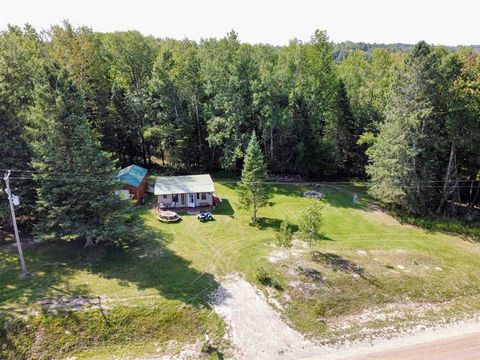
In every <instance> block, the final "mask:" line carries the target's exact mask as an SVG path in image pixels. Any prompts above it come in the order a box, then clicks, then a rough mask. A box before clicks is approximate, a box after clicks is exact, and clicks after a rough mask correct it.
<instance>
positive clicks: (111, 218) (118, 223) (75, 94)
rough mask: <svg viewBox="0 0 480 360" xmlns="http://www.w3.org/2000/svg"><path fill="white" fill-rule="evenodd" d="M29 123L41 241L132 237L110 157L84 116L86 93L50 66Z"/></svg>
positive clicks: (38, 228) (90, 241)
mask: <svg viewBox="0 0 480 360" xmlns="http://www.w3.org/2000/svg"><path fill="white" fill-rule="evenodd" d="M47 77H48V80H49V81H48V82H47V83H45V84H44V85H38V86H37V89H36V101H35V107H34V109H33V111H32V117H31V121H32V124H33V126H34V127H35V132H34V137H35V141H34V142H33V150H34V160H33V162H32V165H33V167H34V169H35V170H36V174H35V176H34V179H35V181H36V184H37V187H36V191H37V197H38V198H37V203H36V206H37V212H38V224H37V225H36V226H35V229H34V231H35V234H36V235H37V236H38V237H39V238H42V239H58V238H59V239H65V240H68V239H76V238H83V239H85V240H86V244H85V245H86V246H87V245H93V244H96V243H98V242H99V241H116V240H120V239H121V238H122V237H123V236H128V233H129V231H128V228H129V227H128V225H127V224H126V223H125V221H124V220H125V219H124V216H123V215H124V210H125V209H126V204H124V203H123V202H121V201H120V200H119V199H118V197H117V196H116V195H115V194H114V191H115V190H116V189H118V188H119V187H120V184H119V183H118V182H117V181H116V180H115V175H116V169H115V166H114V162H113V161H112V160H111V158H110V156H109V155H108V154H107V153H106V152H103V151H101V150H100V149H99V143H98V141H97V140H96V139H95V138H94V137H93V135H92V131H91V129H90V127H89V124H88V121H87V119H86V117H85V105H84V101H83V97H82V94H81V93H80V92H79V90H78V88H77V87H76V86H75V85H74V83H73V82H72V81H71V80H70V79H69V77H68V75H67V74H66V72H65V71H62V70H61V71H58V70H56V69H54V70H51V69H49V70H47Z"/></svg>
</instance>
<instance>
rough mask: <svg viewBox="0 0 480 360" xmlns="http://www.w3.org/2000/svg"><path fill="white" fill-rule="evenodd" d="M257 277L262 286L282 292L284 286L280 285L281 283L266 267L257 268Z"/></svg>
mask: <svg viewBox="0 0 480 360" xmlns="http://www.w3.org/2000/svg"><path fill="white" fill-rule="evenodd" d="M255 276H256V278H257V280H258V281H259V282H260V283H261V284H262V285H265V286H270V287H273V288H275V289H277V290H282V285H281V284H280V282H279V281H278V280H277V279H275V278H274V277H273V275H272V274H270V272H269V271H268V270H267V269H265V268H264V267H259V268H257V271H256V272H255Z"/></svg>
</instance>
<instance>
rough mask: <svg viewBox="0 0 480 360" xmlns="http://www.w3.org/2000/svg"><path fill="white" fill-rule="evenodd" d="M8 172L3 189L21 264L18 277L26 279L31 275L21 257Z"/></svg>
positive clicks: (21, 252)
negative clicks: (8, 206)
mask: <svg viewBox="0 0 480 360" xmlns="http://www.w3.org/2000/svg"><path fill="white" fill-rule="evenodd" d="M10 173H11V171H10V170H8V173H6V174H5V176H4V178H3V180H5V185H6V189H5V191H6V193H7V195H8V203H9V204H10V213H11V215H12V224H13V230H14V232H15V239H16V241H17V249H18V256H19V258H20V265H21V266H22V273H21V274H20V279H27V278H29V277H30V276H31V274H30V273H29V272H28V270H27V265H26V264H25V259H24V258H23V250H22V243H21V242H20V235H19V233H18V227H17V219H16V217H15V208H14V207H13V199H12V191H11V190H10V180H9V178H10Z"/></svg>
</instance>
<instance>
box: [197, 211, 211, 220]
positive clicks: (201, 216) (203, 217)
mask: <svg viewBox="0 0 480 360" xmlns="http://www.w3.org/2000/svg"><path fill="white" fill-rule="evenodd" d="M197 219H198V220H200V221H201V222H205V221H212V220H213V215H212V213H211V212H210V211H200V213H199V214H198V215H197Z"/></svg>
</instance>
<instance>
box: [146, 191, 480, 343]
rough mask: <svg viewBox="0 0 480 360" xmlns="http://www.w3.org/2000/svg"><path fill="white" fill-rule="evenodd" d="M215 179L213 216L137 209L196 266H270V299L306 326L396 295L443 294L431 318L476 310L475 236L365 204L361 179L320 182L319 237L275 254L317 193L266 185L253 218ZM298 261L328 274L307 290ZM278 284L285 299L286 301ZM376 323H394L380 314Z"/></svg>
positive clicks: (220, 271)
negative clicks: (275, 288)
mask: <svg viewBox="0 0 480 360" xmlns="http://www.w3.org/2000/svg"><path fill="white" fill-rule="evenodd" d="M216 189H217V192H218V193H219V194H220V196H221V197H222V198H223V199H224V201H223V202H222V204H221V205H220V206H219V207H218V209H217V210H216V211H215V221H214V222H210V223H200V222H198V221H197V220H196V217H195V216H193V215H185V216H183V221H182V222H180V223H178V224H160V223H158V222H156V220H155V219H154V217H153V216H152V215H151V214H149V213H147V214H145V215H144V216H145V221H146V223H147V224H148V225H149V226H151V227H152V228H156V229H159V230H160V231H161V232H162V233H165V234H167V236H168V237H169V238H172V239H175V240H174V241H172V242H171V243H170V245H169V247H170V248H171V249H172V250H173V251H174V252H175V253H176V254H178V255H179V256H181V257H183V258H186V259H189V260H190V261H191V262H192V266H194V267H195V268H196V269H198V270H199V271H203V272H206V273H210V274H217V275H224V274H227V273H230V272H239V273H242V274H244V275H246V277H247V279H248V280H249V281H252V282H255V281H256V278H255V272H256V270H257V269H258V268H259V267H263V268H266V269H268V270H269V271H271V273H272V276H274V277H276V278H277V280H278V281H279V282H280V283H281V284H282V286H283V288H284V291H280V292H278V294H277V296H276V297H277V300H279V301H280V302H281V303H283V305H284V306H285V314H286V315H287V316H288V317H289V319H290V320H291V321H292V323H293V325H294V326H296V327H297V328H298V329H299V330H301V331H303V332H305V333H309V334H312V335H315V336H319V337H322V336H326V335H327V333H328V331H329V326H328V325H327V324H328V323H329V320H330V319H336V318H338V317H341V316H348V315H352V314H357V313H359V312H361V311H362V310H365V309H367V308H370V307H374V306H381V305H386V304H395V303H397V302H399V303H400V302H401V303H405V302H414V303H416V304H417V305H418V306H422V304H426V303H442V304H443V303H445V302H450V303H449V305H448V307H445V310H444V311H443V312H441V313H428V316H429V319H431V320H436V319H440V318H443V319H445V318H447V317H448V316H447V315H451V316H452V317H453V316H457V315H459V314H460V313H462V312H465V311H476V310H480V297H479V296H480V270H478V269H480V245H479V244H478V243H476V242H474V241H473V240H471V239H465V238H461V237H459V236H452V235H448V234H444V233H441V232H431V231H425V230H423V229H420V228H417V227H413V226H409V225H403V224H400V223H399V222H397V221H396V220H395V219H393V218H392V217H390V216H389V215H387V214H384V213H382V212H381V211H380V210H378V209H376V208H375V207H373V208H372V205H373V201H372V199H371V198H369V197H368V196H367V195H366V194H365V192H364V189H363V188H361V187H355V186H325V187H322V188H320V189H319V190H318V191H321V192H323V193H325V194H326V198H325V200H324V201H323V202H324V204H325V209H324V225H323V231H324V235H325V236H324V240H323V241H321V242H320V243H319V244H318V245H317V246H316V247H315V248H314V249H312V250H310V249H307V250H305V249H303V253H302V256H300V257H290V258H289V259H287V260H285V261H278V262H275V263H274V264H271V263H270V262H269V261H268V260H267V258H268V256H269V254H271V253H272V252H275V251H282V250H281V249H278V248H275V247H274V246H273V243H274V239H275V232H276V230H277V229H278V227H279V226H280V222H281V221H282V220H284V219H287V220H288V221H289V222H291V223H292V224H293V226H294V228H298V227H297V225H298V223H299V219H300V217H301V213H302V211H303V209H304V208H305V206H306V205H307V204H308V202H310V201H315V200H311V199H307V198H305V197H303V192H304V191H305V190H306V189H304V188H302V187H299V186H288V185H282V186H273V187H272V188H271V191H272V194H273V197H272V199H271V204H270V205H269V206H267V207H265V208H262V209H261V210H260V211H259V216H260V218H261V220H260V223H259V225H257V226H253V225H252V224H251V221H250V217H251V213H250V212H249V211H245V210H242V209H240V208H239V207H238V201H237V198H236V193H235V186H234V184H233V183H229V182H224V183H222V182H217V184H216ZM354 192H357V193H358V194H359V199H360V201H359V204H358V205H356V206H354V205H353V204H352V197H353V194H354ZM313 250H317V251H320V252H321V253H324V254H333V255H335V256H337V257H338V258H339V259H340V261H347V262H350V263H351V264H353V265H354V266H357V267H358V268H359V269H361V275H362V276H361V277H358V276H356V274H352V273H351V272H349V271H342V269H337V268H335V266H331V265H328V264H321V263H319V262H318V261H317V262H316V261H312V257H311V255H310V254H311V251H313ZM287 253H288V251H287ZM398 266H400V267H403V269H402V270H400V268H399V267H398ZM299 267H303V268H311V269H313V270H316V271H318V272H319V273H320V274H321V275H322V276H324V277H325V278H326V280H327V282H326V284H324V285H322V286H317V288H316V289H315V290H313V291H303V288H300V289H294V288H292V287H291V286H289V283H290V282H291V281H298V280H300V281H303V282H307V283H308V282H311V279H308V278H306V277H304V276H302V275H301V274H299V272H298V268H299ZM292 271H293V272H295V275H293V276H292ZM258 285H259V286H260V287H262V286H261V285H260V284H258ZM270 292H271V291H270ZM285 294H287V295H288V297H287V298H289V299H290V300H289V301H284V299H285V296H284V295H285ZM411 315H412V317H413V318H414V317H415V314H413V313H412V314H411ZM325 320H327V321H325ZM396 320H397V321H400V319H396ZM408 320H412V318H409V319H408ZM413 320H414V319H413ZM377 325H378V324H377ZM383 325H385V326H389V325H391V324H390V323H388V321H386V322H385V324H383ZM335 334H337V333H335Z"/></svg>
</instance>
